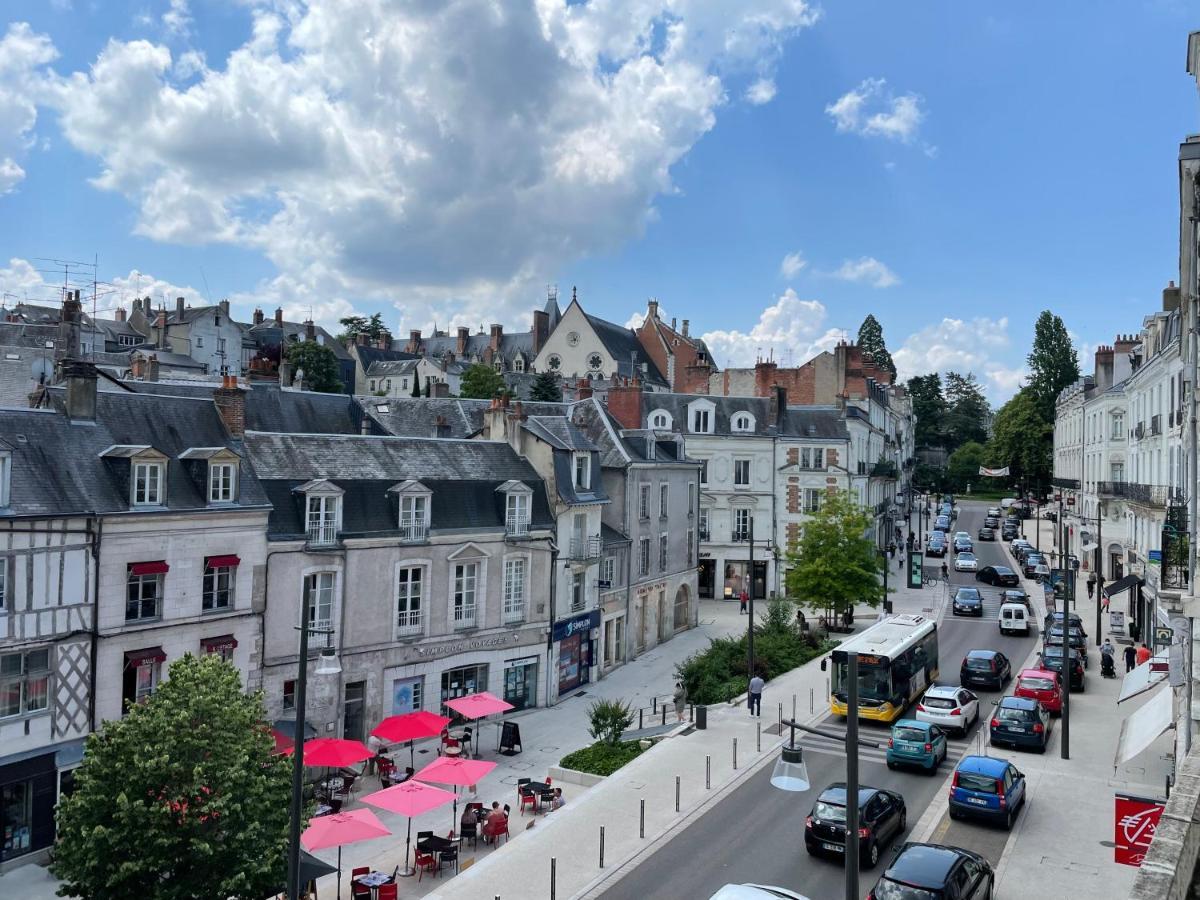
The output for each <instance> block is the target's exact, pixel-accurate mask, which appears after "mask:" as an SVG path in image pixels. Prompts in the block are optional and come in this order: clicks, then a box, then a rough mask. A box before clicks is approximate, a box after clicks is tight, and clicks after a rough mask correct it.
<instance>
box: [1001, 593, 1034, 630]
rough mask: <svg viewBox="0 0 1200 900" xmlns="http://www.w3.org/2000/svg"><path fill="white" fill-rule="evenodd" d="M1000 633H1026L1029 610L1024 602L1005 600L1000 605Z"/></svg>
mask: <svg viewBox="0 0 1200 900" xmlns="http://www.w3.org/2000/svg"><path fill="white" fill-rule="evenodd" d="M1000 633H1001V634H1009V633H1013V634H1028V633H1029V610H1027V609H1026V608H1025V604H1024V603H1013V602H1011V601H1010V602H1007V603H1003V604H1001V606H1000Z"/></svg>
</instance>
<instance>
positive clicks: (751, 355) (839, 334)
mask: <svg viewBox="0 0 1200 900" xmlns="http://www.w3.org/2000/svg"><path fill="white" fill-rule="evenodd" d="M827 317H828V316H827V312H826V309H825V305H824V304H823V303H821V302H820V301H819V300H801V299H800V297H799V295H797V294H796V292H795V291H794V290H792V289H791V288H788V289H787V290H786V291H784V292H783V294H781V295H780V297H779V299H778V300H777V301H775V303H773V304H771V305H770V306H768V307H767V308H766V309H764V310H763V311H762V313H761V314H760V315H759V317H758V321H757V322H756V323H755V324H754V326H753V327H752V328H751V329H750V330H749V331H748V332H745V331H737V330H732V331H709V332H707V333H706V334H704V335H702V337H703V339H704V342H705V343H706V344H708V348H709V350H711V351H712V354H713V359H714V360H715V361H716V363H717V365H719V366H721V367H722V368H724V367H726V366H752V365H754V363H755V362H756V361H757V360H758V359H760V358H765V357H767V356H769V355H772V354H773V355H774V358H775V359H776V360H777V361H779V362H780V363H781V364H785V365H800V364H801V363H804V362H807V361H808V360H809V359H811V358H812V357H813V356H815V355H816V354H818V353H820V352H821V351H822V350H832V349H833V347H834V346H836V345H837V342H838V341H839V340H841V339H843V338H844V337H845V332H844V331H843V330H842V329H840V328H827V327H826V325H825V322H826V319H827Z"/></svg>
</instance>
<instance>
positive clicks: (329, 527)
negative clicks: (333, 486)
mask: <svg viewBox="0 0 1200 900" xmlns="http://www.w3.org/2000/svg"><path fill="white" fill-rule="evenodd" d="M340 499H341V498H340V497H338V496H336V495H333V494H309V495H308V502H307V504H306V509H307V526H308V540H309V542H310V543H313V544H333V543H336V542H337V517H338V501H339V500H340Z"/></svg>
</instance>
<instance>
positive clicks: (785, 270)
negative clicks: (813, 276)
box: [779, 250, 808, 281]
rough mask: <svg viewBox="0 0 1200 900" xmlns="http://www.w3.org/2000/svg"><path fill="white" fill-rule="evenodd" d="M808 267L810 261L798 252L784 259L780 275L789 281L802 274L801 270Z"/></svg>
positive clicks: (780, 265) (780, 267)
mask: <svg viewBox="0 0 1200 900" xmlns="http://www.w3.org/2000/svg"><path fill="white" fill-rule="evenodd" d="M807 265H808V260H806V259H805V258H804V256H803V255H802V254H801V253H800V251H799V250H797V251H796V252H795V253H789V254H788V255H787V256H785V257H784V258H783V262H781V263H780V264H779V274H780V275H782V276H783V277H784V278H786V279H788V280H789V281H790V280H791V279H793V278H795V277H796V276H797V275H798V274H800V270H801V269H803V268H804V267H805V266H807Z"/></svg>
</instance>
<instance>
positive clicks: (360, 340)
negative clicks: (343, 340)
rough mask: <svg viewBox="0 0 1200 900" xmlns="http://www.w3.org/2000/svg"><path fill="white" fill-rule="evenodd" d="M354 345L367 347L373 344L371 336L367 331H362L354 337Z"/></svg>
mask: <svg viewBox="0 0 1200 900" xmlns="http://www.w3.org/2000/svg"><path fill="white" fill-rule="evenodd" d="M354 343H356V344H358V346H360V347H366V346H368V345H369V344H370V343H371V336H370V335H369V334H367V333H366V332H365V331H360V332H358V333H356V334H355V335H354Z"/></svg>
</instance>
